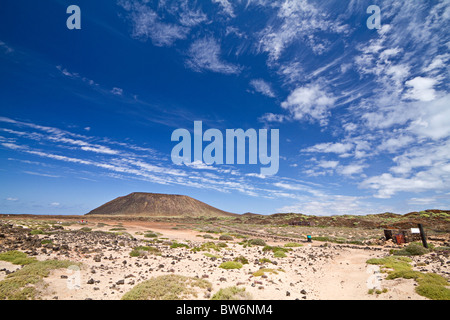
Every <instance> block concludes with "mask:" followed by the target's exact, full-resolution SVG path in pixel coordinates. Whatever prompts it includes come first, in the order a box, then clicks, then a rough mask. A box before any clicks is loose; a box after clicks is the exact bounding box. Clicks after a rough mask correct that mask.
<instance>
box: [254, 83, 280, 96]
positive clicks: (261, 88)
mask: <svg viewBox="0 0 450 320" xmlns="http://www.w3.org/2000/svg"><path fill="white" fill-rule="evenodd" d="M250 85H251V86H252V87H253V89H255V91H257V92H259V93H262V94H263V95H265V96H268V97H271V98H274V97H275V93H274V92H273V89H272V86H271V85H270V84H269V83H267V82H266V81H264V80H263V79H253V80H251V81H250Z"/></svg>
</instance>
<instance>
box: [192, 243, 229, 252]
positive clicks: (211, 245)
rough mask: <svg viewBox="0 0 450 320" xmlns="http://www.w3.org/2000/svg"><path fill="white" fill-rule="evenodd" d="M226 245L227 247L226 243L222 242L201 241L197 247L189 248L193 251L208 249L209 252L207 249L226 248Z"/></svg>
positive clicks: (217, 249)
mask: <svg viewBox="0 0 450 320" xmlns="http://www.w3.org/2000/svg"><path fill="white" fill-rule="evenodd" d="M226 247H227V245H226V243H223V242H218V243H215V242H205V243H202V244H201V245H200V246H198V247H194V248H192V249H191V250H192V251H194V252H199V251H208V252H209V250H214V251H220V249H222V248H226Z"/></svg>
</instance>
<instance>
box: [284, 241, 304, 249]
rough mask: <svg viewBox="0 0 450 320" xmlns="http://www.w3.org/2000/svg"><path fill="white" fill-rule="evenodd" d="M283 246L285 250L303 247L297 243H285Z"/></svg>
mask: <svg viewBox="0 0 450 320" xmlns="http://www.w3.org/2000/svg"><path fill="white" fill-rule="evenodd" d="M284 246H285V247H287V248H295V247H302V246H303V245H302V244H301V243H297V242H289V243H286V244H285V245H284Z"/></svg>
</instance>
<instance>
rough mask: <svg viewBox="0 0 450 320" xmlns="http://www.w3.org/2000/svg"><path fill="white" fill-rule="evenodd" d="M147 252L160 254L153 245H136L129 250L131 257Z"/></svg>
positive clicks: (141, 255) (143, 254)
mask: <svg viewBox="0 0 450 320" xmlns="http://www.w3.org/2000/svg"><path fill="white" fill-rule="evenodd" d="M149 253H152V254H157V255H159V254H161V252H160V251H159V250H158V249H157V248H155V247H149V246H138V247H135V248H133V250H132V251H131V252H130V256H131V257H143V256H145V255H147V254H149Z"/></svg>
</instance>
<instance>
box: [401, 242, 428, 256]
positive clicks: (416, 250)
mask: <svg viewBox="0 0 450 320" xmlns="http://www.w3.org/2000/svg"><path fill="white" fill-rule="evenodd" d="M428 252H430V250H429V249H427V248H425V247H423V246H422V245H420V244H417V243H410V244H409V245H407V246H406V247H405V248H403V249H400V250H393V251H392V254H393V255H396V256H420V255H423V254H426V253H428Z"/></svg>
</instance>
